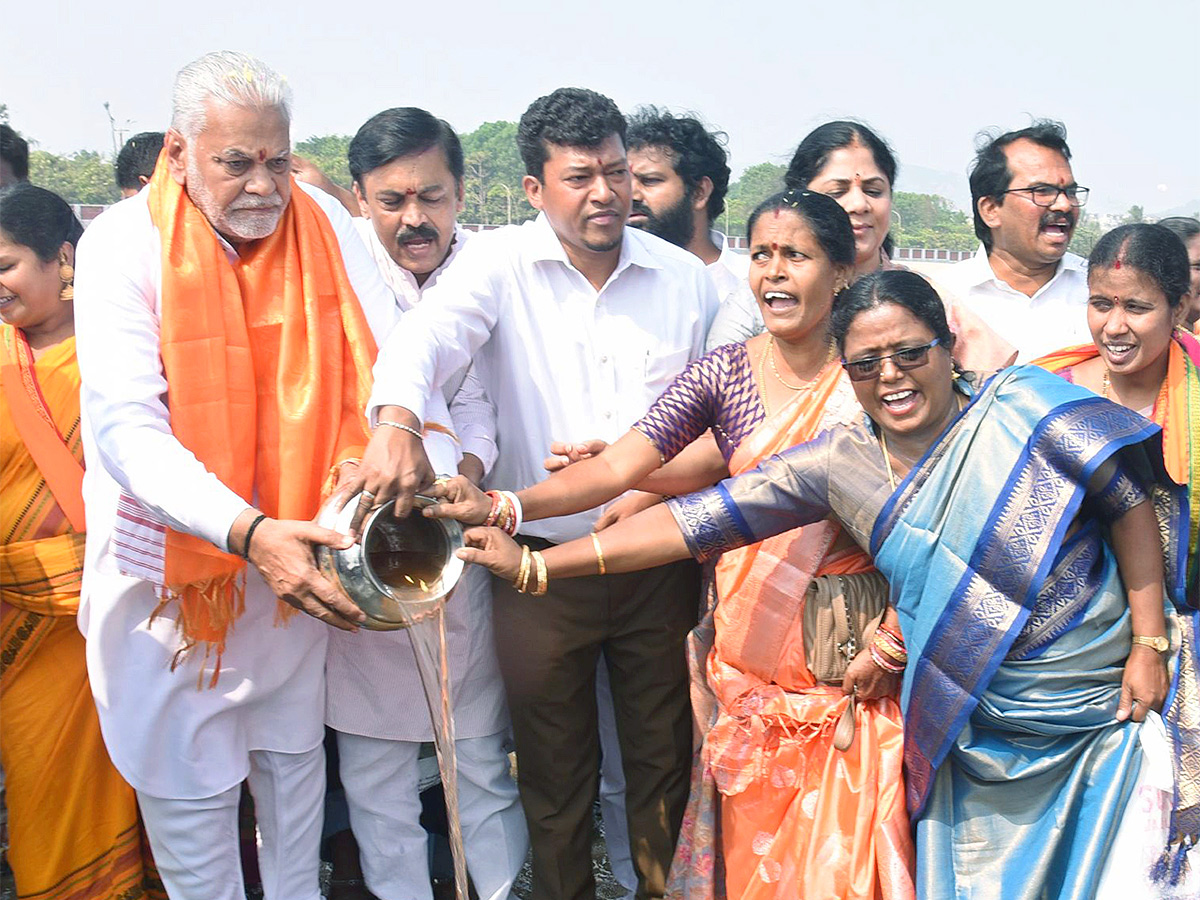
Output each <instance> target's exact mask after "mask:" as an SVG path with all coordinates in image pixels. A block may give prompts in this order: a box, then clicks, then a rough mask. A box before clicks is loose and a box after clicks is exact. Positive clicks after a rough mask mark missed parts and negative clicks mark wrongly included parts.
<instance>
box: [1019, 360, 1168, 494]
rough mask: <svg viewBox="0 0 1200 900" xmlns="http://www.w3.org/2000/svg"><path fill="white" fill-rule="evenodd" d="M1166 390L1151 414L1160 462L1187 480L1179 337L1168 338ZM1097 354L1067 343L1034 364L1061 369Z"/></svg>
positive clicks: (1055, 369)
mask: <svg viewBox="0 0 1200 900" xmlns="http://www.w3.org/2000/svg"><path fill="white" fill-rule="evenodd" d="M1167 354H1168V356H1167V393H1166V399H1165V402H1163V403H1157V402H1156V403H1155V404H1154V411H1153V412H1152V413H1151V415H1150V418H1151V420H1152V421H1153V422H1154V424H1156V425H1158V426H1160V427H1161V428H1162V430H1163V462H1164V463H1165V465H1166V469H1167V474H1168V475H1170V476H1171V478H1172V479H1173V480H1174V481H1175V483H1176V484H1188V483H1189V482H1190V478H1191V472H1190V470H1189V456H1190V452H1189V446H1188V445H1189V430H1188V410H1187V391H1186V389H1185V388H1186V382H1187V363H1186V361H1185V360H1184V350H1183V347H1182V346H1180V344H1179V342H1178V341H1174V340H1173V341H1171V343H1170V344H1169V345H1168V346H1167ZM1099 355H1100V351H1099V350H1098V349H1097V347H1096V345H1095V344H1080V345H1079V346H1076V347H1066V348H1064V349H1062V350H1056V351H1055V352H1054V353H1047V354H1046V355H1045V356H1043V357H1041V358H1040V359H1035V360H1034V361H1033V365H1035V366H1041V367H1042V368H1043V369H1046V370H1047V371H1050V372H1060V371H1062V370H1063V369H1066V368H1069V367H1071V366H1077V365H1079V364H1080V363H1081V362H1086V361H1087V360H1089V359H1094V358H1095V357H1097V356H1099Z"/></svg>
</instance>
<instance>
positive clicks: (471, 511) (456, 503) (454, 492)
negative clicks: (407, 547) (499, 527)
mask: <svg viewBox="0 0 1200 900" xmlns="http://www.w3.org/2000/svg"><path fill="white" fill-rule="evenodd" d="M425 493H426V494H427V495H428V496H430V497H433V498H435V499H438V500H441V501H442V502H441V503H435V504H433V505H432V506H427V507H425V509H423V510H422V513H423V514H424V515H426V516H428V517H429V518H430V519H457V520H458V521H459V522H462V523H464V524H466V525H482V524H483V523H484V521H485V520H486V519H487V516H488V513H490V512H491V511H492V498H491V497H489V496H488V495H487V494H485V493H484V492H483V491H481V490H480V489H479V488H477V487H475V485H473V484H472V483H471V480H470V479H469V478H467V477H466V476H465V475H455V476H454V477H453V478H450V479H447V480H446V481H441V482H438V483H437V484H435V485H434V486H433V487H431V488H429V490H427V491H426V492H425Z"/></svg>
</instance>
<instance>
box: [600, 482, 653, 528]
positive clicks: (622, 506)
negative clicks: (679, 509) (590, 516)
mask: <svg viewBox="0 0 1200 900" xmlns="http://www.w3.org/2000/svg"><path fill="white" fill-rule="evenodd" d="M662 502H663V496H662V494H649V493H646V492H645V491H630V492H629V493H628V494H626V495H625V496H624V497H622V498H620V499H619V500H616V501H614V502H613V503H612V504H611V505H610V506H609V507H608V509H606V510H604V512H602V513H601V514H600V518H598V519H597V520H596V524H595V525H594V526H593V528H592V530H593V531H603V530H604V529H605V528H607V527H608V526H609V525H616V524H617V523H618V522H620V521H622V520H624V519H628V518H629V517H630V516H633V515H637V514H638V513H640V512H641V511H642V510H643V509H649V508H650V507H652V506H654V505H655V504H656V503H662Z"/></svg>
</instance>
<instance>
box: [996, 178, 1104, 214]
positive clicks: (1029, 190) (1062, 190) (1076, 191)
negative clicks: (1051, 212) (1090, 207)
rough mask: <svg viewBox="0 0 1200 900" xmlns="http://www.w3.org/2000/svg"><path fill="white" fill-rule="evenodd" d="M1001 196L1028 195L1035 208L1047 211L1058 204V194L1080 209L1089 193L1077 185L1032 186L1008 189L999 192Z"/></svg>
mask: <svg viewBox="0 0 1200 900" xmlns="http://www.w3.org/2000/svg"><path fill="white" fill-rule="evenodd" d="M1000 193H1001V194H1028V195H1029V199H1030V200H1032V201H1033V203H1034V205H1035V206H1042V207H1045V208H1047V209H1049V208H1050V207H1051V206H1053V205H1054V204H1055V203H1057V202H1058V195H1059V194H1066V195H1067V202H1068V203H1070V204H1071V205H1072V206H1074V207H1077V208H1078V207H1080V206H1084V205H1086V204H1087V201H1088V194H1089V193H1091V192H1090V191H1089V190H1088V189H1087V188H1085V187H1080V186H1079V185H1077V184H1068V185H1067V186H1066V187H1059V186H1058V185H1056V184H1034V185H1030V186H1029V187H1023V188H1009V189H1008V190H1007V191H1001V192H1000Z"/></svg>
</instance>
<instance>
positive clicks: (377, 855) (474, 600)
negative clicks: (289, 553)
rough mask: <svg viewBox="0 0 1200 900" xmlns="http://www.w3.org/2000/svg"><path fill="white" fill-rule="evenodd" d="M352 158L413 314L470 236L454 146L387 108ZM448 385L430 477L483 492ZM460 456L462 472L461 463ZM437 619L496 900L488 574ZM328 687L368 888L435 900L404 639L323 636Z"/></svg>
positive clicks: (496, 779)
mask: <svg viewBox="0 0 1200 900" xmlns="http://www.w3.org/2000/svg"><path fill="white" fill-rule="evenodd" d="M348 156H349V163H350V174H351V175H352V176H353V179H354V186H353V187H354V194H355V197H356V198H357V200H358V203H359V206H360V209H361V212H362V215H363V217H362V218H356V219H355V220H354V223H355V226H356V227H357V229H358V231H359V234H360V235H361V236H362V239H363V242H364V244H365V246H366V247H367V249H368V251H369V252H370V253H371V256H372V257H373V258H374V260H375V262H376V264H377V265H378V266H379V270H380V273H381V274H382V276H383V279H384V281H385V282H386V283H387V284H388V286H389V287H391V288H392V290H393V291H394V292H395V293H396V296H397V300H398V303H399V305H400V308H401V309H402V310H404V311H408V310H411V309H413V308H414V307H415V306H416V305H417V304H418V303H419V302H420V301H421V294H422V291H423V290H424V289H426V288H431V287H432V286H433V285H434V284H436V283H437V280H438V278H439V276H440V275H441V273H443V272H444V271H445V270H446V269H447V267H448V266H449V265H450V264H451V262H452V261H453V260H454V259H455V258H456V256H457V255H458V251H459V250H460V249H461V248H462V246H463V242H464V241H465V238H466V232H464V231H462V230H461V229H459V228H458V224H457V222H456V217H457V212H458V210H459V209H460V208H461V201H462V178H463V153H462V146H461V144H460V143H459V140H458V136H457V135H456V134H455V133H454V130H453V129H452V128H451V127H450V126H449V125H448V124H447V123H446V122H444V121H442V120H441V119H437V118H435V117H434V116H432V115H430V114H429V113H428V112H426V111H425V110H422V109H414V108H397V109H389V110H385V111H384V112H381V113H379V114H377V115H375V116H373V117H371V118H370V119H368V120H367V122H366V123H365V124H364V125H363V126H362V127H361V128H360V129H359V130H358V133H357V134H355V136H354V139H353V140H352V141H351V142H350V147H349V154H348ZM464 371H465V370H464ZM452 381H454V382H455V384H453V385H448V387H451V388H455V390H454V394H453V395H452V397H451V402H450V410H451V416H452V418H453V423H454V429H455V432H456V434H457V436H458V438H459V441H460V443H459V445H458V446H457V447H455V445H453V444H450V446H449V451H450V452H448V453H447V452H445V450H444V449H443V451H442V452H440V454H439V458H437V459H435V458H434V450H433V447H432V446H431V445H432V443H433V435H429V436H428V437H427V439H426V446H427V448H428V449H429V453H430V457H431V463H432V464H433V465H434V466H435V468H436V469H437V471H439V472H443V473H452V472H454V471H455V470H456V467H457V468H459V469H461V471H462V473H463V474H466V475H468V477H471V478H472V480H474V481H475V482H476V483H478V482H479V480H480V479H481V478H482V476H483V473H484V471H485V468H488V467H490V466H491V464H492V462H493V461H494V459H495V455H496V450H495V446H496V445H495V440H494V431H495V416H494V412H492V410H491V406H490V403H489V402H488V401H487V398H486V396H484V395H483V392H482V389H481V386H479V385H478V382H477V380H475V379H474V378H473V376H471V382H470V383H464V379H463V375H458V376H456V377H455V378H454V379H452ZM459 385H461V386H459ZM472 392H473V393H472ZM468 394H471V396H465V395H468ZM480 406H482V407H483V409H482V410H480V409H478V407H480ZM441 443H442V444H443V445H445V444H447V443H448V442H446V441H441ZM455 450H457V451H458V452H455ZM463 457H469V463H468V464H467V465H461V464H460V462H459V461H460V460H461V459H462V458H463ZM445 617H446V643H447V655H448V660H449V666H450V681H451V685H452V698H451V702H452V710H453V715H454V729H455V748H456V753H457V758H458V792H459V810H460V818H461V822H462V828H463V839H464V845H465V850H466V856H467V863H468V868H469V871H470V875H471V881H472V883H473V884H474V886H475V891H476V893H477V894H478V895H479V897H480V898H481V900H504V898H506V897H508V896H509V892H510V890H511V888H512V884H513V881H514V880H515V879H516V877H517V874H518V873H519V872H520V870H521V866H522V864H523V863H524V862H525V854H526V851H527V850H528V847H529V841H528V836H527V832H526V829H525V819H524V815H523V814H522V812H521V807H520V802H519V801H518V798H517V786H516V784H514V783H513V780H512V777H511V775H510V771H509V761H508V753H507V751H506V749H505V746H504V745H505V742H506V739H507V735H508V728H509V725H508V711H507V708H506V706H505V702H504V688H503V684H502V683H501V680H500V670H499V668H498V665H497V663H496V652H495V647H494V643H493V638H492V619H491V587H490V579H489V577H488V574H487V572H486V571H484V570H483V569H480V568H478V567H475V566H471V567H468V569H467V570H466V571H465V572H464V573H463V578H462V580H461V581H460V583H459V585H458V587H457V588H456V589H455V592H454V594H453V595H452V596H451V598H450V600H449V601H448V602H447V604H446V608H445ZM326 679H327V691H328V695H327V698H326V710H327V712H326V722H327V724H328V725H329V726H330V727H332V728H333V729H334V730H335V731H336V733H337V741H338V757H339V763H340V774H341V780H342V786H343V787H344V789H345V793H346V799H347V802H348V804H349V811H350V824H351V828H352V830H353V832H354V835H355V838H356V839H357V841H358V845H359V850H360V858H361V861H362V868H363V874H364V878H365V881H366V885H367V887H368V888H369V889H370V890H371V892H372V893H373V894H374V895H375V896H377V897H379V898H380V900H420V898H425V900H430V898H431V897H432V892H431V890H430V879H429V874H430V873H429V860H428V856H427V852H426V834H425V831H424V829H423V828H422V827H421V824H420V821H419V818H420V813H421V804H420V801H419V799H418V783H419V773H418V755H419V752H420V749H421V743H422V742H424V741H432V740H433V728H432V722H431V719H430V716H429V714H428V712H427V711H426V701H425V696H424V692H423V689H422V686H421V682H420V677H419V673H418V670H417V665H416V660H415V658H414V655H413V649H412V644H411V641H410V640H409V637H408V635H407V634H406V633H404V632H397V631H393V632H374V633H370V632H365V631H364V632H360V633H358V634H343V633H334V634H331V635H330V641H329V650H328V654H327V657H326Z"/></svg>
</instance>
